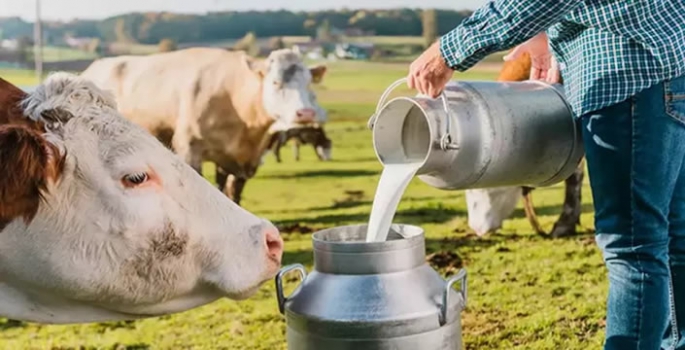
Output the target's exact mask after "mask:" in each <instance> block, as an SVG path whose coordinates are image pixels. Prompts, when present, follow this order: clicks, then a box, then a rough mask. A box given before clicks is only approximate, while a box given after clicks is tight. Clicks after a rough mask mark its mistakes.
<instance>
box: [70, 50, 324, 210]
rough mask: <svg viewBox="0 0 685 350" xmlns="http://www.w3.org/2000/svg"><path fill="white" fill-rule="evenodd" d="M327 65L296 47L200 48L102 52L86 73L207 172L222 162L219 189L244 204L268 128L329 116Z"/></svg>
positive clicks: (126, 113)
mask: <svg viewBox="0 0 685 350" xmlns="http://www.w3.org/2000/svg"><path fill="white" fill-rule="evenodd" d="M325 72H326V67H325V66H316V67H313V68H307V67H305V65H304V63H303V60H302V57H301V56H300V55H299V54H297V53H295V52H294V51H292V50H290V49H282V50H276V51H273V52H271V54H270V55H269V56H268V57H267V58H266V59H257V58H254V57H251V56H249V55H247V54H246V53H245V52H243V51H227V50H222V49H218V48H206V47H202V48H200V47H196V48H189V49H183V50H177V51H173V52H165V53H157V54H152V55H148V56H119V57H111V58H101V59H98V60H96V61H95V62H93V63H92V64H91V66H90V67H88V69H86V70H85V71H84V72H83V73H81V76H83V77H85V78H88V79H91V80H92V81H94V82H95V83H96V84H97V85H99V86H100V87H101V88H103V89H106V90H109V91H111V92H112V93H114V95H115V96H116V99H117V102H118V105H119V110H120V111H121V113H122V114H123V115H124V116H125V117H126V118H128V119H129V120H131V121H134V122H135V123H137V124H139V125H142V126H143V127H145V128H146V129H147V130H148V131H150V132H151V133H152V134H153V135H155V136H156V137H157V138H159V139H160V140H161V141H162V142H163V143H165V144H167V145H168V146H169V147H170V148H172V149H173V150H174V151H175V152H176V153H177V154H179V155H180V156H181V157H182V158H183V159H185V160H186V162H188V163H189V164H190V165H191V166H192V167H193V168H194V169H195V170H196V171H198V172H199V173H202V162H203V161H211V162H213V163H215V164H216V181H217V184H218V186H219V188H220V189H221V190H222V191H224V193H225V194H226V195H227V196H228V197H229V198H231V199H232V200H233V201H234V202H236V203H238V204H240V201H241V196H242V191H243V188H244V186H245V183H246V182H247V180H248V179H250V178H252V177H253V176H254V175H255V173H256V172H257V169H258V167H259V165H260V164H261V160H262V156H263V155H264V153H265V151H266V146H267V145H268V142H269V138H270V135H269V130H270V129H271V128H272V127H273V126H274V124H277V126H278V128H280V130H289V129H291V128H299V127H306V126H309V125H315V124H321V123H324V122H325V121H326V115H325V113H321V111H322V108H321V107H320V106H319V105H318V103H317V102H316V98H315V97H313V93H312V91H311V86H310V84H312V83H314V82H320V81H321V80H322V78H323V75H324V74H325Z"/></svg>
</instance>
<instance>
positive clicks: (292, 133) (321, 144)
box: [267, 126, 333, 163]
mask: <svg viewBox="0 0 685 350" xmlns="http://www.w3.org/2000/svg"><path fill="white" fill-rule="evenodd" d="M290 140H293V154H294V156H295V160H296V161H299V160H300V146H302V145H307V144H308V145H311V146H312V147H313V148H314V152H316V156H317V157H318V158H319V160H321V161H328V160H331V149H332V147H333V142H332V141H331V139H329V138H328V136H326V131H324V129H323V126H312V127H303V128H292V129H289V130H286V131H277V132H274V133H273V134H271V139H270V141H269V144H268V146H267V150H268V151H271V152H273V153H274V157H276V162H278V163H280V162H281V147H283V146H284V145H285V144H286V143H288V141H290Z"/></svg>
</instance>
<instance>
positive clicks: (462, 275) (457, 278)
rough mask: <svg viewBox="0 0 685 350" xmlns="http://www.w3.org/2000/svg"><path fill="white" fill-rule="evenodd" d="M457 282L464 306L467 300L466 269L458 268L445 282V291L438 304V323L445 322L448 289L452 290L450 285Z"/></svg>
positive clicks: (448, 295) (448, 296)
mask: <svg viewBox="0 0 685 350" xmlns="http://www.w3.org/2000/svg"><path fill="white" fill-rule="evenodd" d="M457 282H459V284H460V286H461V287H460V288H459V292H460V293H461V297H462V299H463V300H464V307H466V303H467V302H468V300H467V285H466V270H464V269H462V270H460V271H459V272H458V273H457V274H456V275H454V276H452V277H450V279H448V280H447V284H446V285H445V291H444V292H443V294H442V305H440V324H444V323H445V322H447V305H449V304H450V294H452V293H450V291H451V290H452V286H453V285H454V284H455V283H457Z"/></svg>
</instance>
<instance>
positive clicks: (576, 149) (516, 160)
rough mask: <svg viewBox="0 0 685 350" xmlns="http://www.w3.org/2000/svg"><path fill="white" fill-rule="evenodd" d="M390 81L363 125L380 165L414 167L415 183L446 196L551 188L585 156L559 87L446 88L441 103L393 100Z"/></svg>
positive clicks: (491, 84) (489, 84)
mask: <svg viewBox="0 0 685 350" xmlns="http://www.w3.org/2000/svg"><path fill="white" fill-rule="evenodd" d="M405 81H406V79H400V80H398V81H396V82H395V83H393V84H392V85H391V86H390V87H388V89H387V90H386V91H385V93H384V94H383V95H382V96H381V98H380V101H379V103H378V106H377V108H376V113H375V114H374V115H373V116H372V117H371V119H370V120H369V127H370V128H372V130H373V145H374V149H375V151H376V155H377V157H378V159H379V160H380V161H381V163H383V164H390V163H408V162H420V163H421V164H422V165H421V168H420V169H419V171H418V172H417V175H418V177H419V178H420V179H421V180H422V181H423V182H425V183H427V184H428V185H430V186H432V187H435V188H439V189H445V190H461V189H474V188H490V187H500V186H533V187H537V186H549V185H552V184H555V183H557V182H560V181H563V180H565V179H566V178H568V177H569V176H570V175H571V174H572V173H573V172H574V171H575V169H576V168H577V167H578V166H579V164H580V161H581V160H582V158H583V156H584V148H583V143H582V135H581V130H580V125H579V123H578V121H577V119H576V118H574V116H573V113H572V110H571V108H570V106H569V104H568V103H567V102H566V99H565V98H564V94H563V87H562V86H561V85H549V84H547V83H543V82H539V81H523V82H495V81H472V82H466V81H459V82H454V81H453V82H450V84H448V85H447V86H446V88H445V89H444V91H443V93H442V94H441V96H440V98H439V99H431V98H425V97H397V98H394V99H392V100H390V101H387V102H386V99H387V97H388V95H389V94H390V92H391V90H392V89H394V88H395V87H397V86H398V85H399V84H401V83H403V82H405Z"/></svg>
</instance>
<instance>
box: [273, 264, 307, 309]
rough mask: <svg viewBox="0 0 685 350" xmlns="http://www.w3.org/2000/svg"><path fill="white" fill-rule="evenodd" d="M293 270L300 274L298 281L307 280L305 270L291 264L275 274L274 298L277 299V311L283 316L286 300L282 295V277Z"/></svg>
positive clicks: (300, 266)
mask: <svg viewBox="0 0 685 350" xmlns="http://www.w3.org/2000/svg"><path fill="white" fill-rule="evenodd" d="M293 270H297V271H298V272H300V279H301V281H304V279H305V278H307V270H305V268H304V266H302V264H292V265H288V266H286V267H284V268H282V269H281V271H279V272H278V274H276V298H278V311H280V312H281V314H283V313H284V312H285V302H286V301H288V298H286V297H285V295H283V276H284V275H285V274H286V273H288V272H290V271H293Z"/></svg>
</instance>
